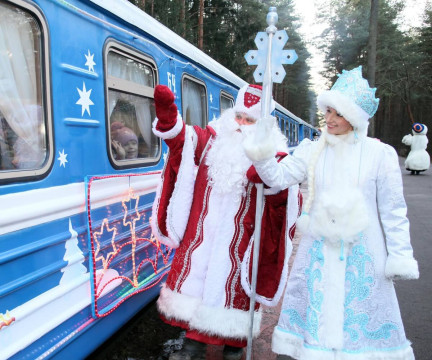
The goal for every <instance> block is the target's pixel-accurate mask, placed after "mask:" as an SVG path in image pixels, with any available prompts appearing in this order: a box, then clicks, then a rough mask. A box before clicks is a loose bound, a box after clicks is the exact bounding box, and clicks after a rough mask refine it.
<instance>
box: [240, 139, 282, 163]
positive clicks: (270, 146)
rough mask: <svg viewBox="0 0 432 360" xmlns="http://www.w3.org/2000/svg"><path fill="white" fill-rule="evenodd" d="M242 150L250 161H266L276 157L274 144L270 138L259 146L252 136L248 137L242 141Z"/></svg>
mask: <svg viewBox="0 0 432 360" xmlns="http://www.w3.org/2000/svg"><path fill="white" fill-rule="evenodd" d="M243 149H244V151H245V153H246V156H247V157H248V158H249V159H251V160H252V161H262V160H268V159H271V158H272V157H274V156H275V155H276V144H275V141H274V140H273V139H272V138H271V137H270V136H269V137H267V138H266V139H265V140H264V141H263V142H262V143H259V144H257V143H256V142H255V139H254V138H253V137H252V136H251V137H248V138H246V139H245V141H243Z"/></svg>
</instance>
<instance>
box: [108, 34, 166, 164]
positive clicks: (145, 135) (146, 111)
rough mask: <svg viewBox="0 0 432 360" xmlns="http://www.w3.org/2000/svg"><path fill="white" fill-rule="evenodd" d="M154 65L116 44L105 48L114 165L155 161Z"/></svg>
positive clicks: (157, 152)
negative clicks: (153, 128)
mask: <svg viewBox="0 0 432 360" xmlns="http://www.w3.org/2000/svg"><path fill="white" fill-rule="evenodd" d="M155 69H156V66H155V64H154V63H153V62H152V61H150V60H149V59H148V58H146V57H145V56H143V55H142V54H140V53H136V52H134V51H132V50H130V49H128V48H126V47H123V46H121V45H120V44H117V43H112V44H110V45H109V46H108V47H107V52H106V72H107V94H108V109H107V111H108V116H107V117H108V134H109V136H108V139H109V140H108V143H109V154H110V157H111V159H112V161H113V163H114V164H115V165H116V166H121V167H133V166H140V165H143V163H149V162H155V161H157V160H158V159H159V157H160V152H161V142H160V140H159V138H158V137H156V136H155V135H154V134H153V132H152V121H153V119H154V118H155V110H154V102H153V92H154V90H153V88H154V87H155V84H156V75H157V74H156V70H155Z"/></svg>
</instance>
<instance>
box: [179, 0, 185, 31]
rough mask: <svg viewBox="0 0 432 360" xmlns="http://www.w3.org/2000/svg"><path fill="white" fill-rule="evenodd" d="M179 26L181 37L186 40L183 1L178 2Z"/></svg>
mask: <svg viewBox="0 0 432 360" xmlns="http://www.w3.org/2000/svg"><path fill="white" fill-rule="evenodd" d="M180 24H181V29H182V34H181V35H182V37H183V38H186V3H185V0H180Z"/></svg>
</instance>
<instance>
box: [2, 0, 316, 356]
mask: <svg viewBox="0 0 432 360" xmlns="http://www.w3.org/2000/svg"><path fill="white" fill-rule="evenodd" d="M0 14H1V20H0V63H1V66H0V359H9V358H10V359H43V358H58V359H80V358H84V357H85V356H86V355H88V354H90V353H91V352H92V351H93V350H95V349H96V348H97V347H98V346H100V345H101V344H102V343H103V342H104V341H105V340H106V339H107V338H108V337H109V336H111V335H112V334H113V333H115V332H116V331H117V330H118V329H119V328H120V327H121V326H122V325H123V324H124V323H125V322H126V321H128V320H129V319H130V318H131V317H132V316H133V315H134V314H135V313H136V312H138V311H139V310H140V309H141V308H143V307H144V306H145V305H146V304H147V303H148V302H150V301H151V300H153V299H154V298H155V297H156V296H157V294H158V289H159V285H160V283H161V282H162V281H164V276H165V274H166V273H167V271H168V269H169V266H170V261H171V259H172V256H173V252H172V251H171V249H169V248H166V247H165V246H163V245H161V244H159V243H158V242H157V241H156V240H155V239H154V237H153V235H152V233H151V230H150V226H149V221H150V218H151V213H152V205H153V199H154V197H155V193H156V191H157V184H158V180H159V177H160V173H161V170H162V168H163V165H164V158H165V155H166V153H167V147H166V145H165V144H164V143H163V142H162V141H160V139H158V138H156V137H155V136H154V135H153V134H152V131H151V127H152V120H153V119H154V105H153V88H154V87H155V85H156V84H158V83H161V84H165V85H167V86H169V87H170V88H171V90H172V91H173V92H174V93H175V94H176V104H177V106H178V108H179V111H180V112H181V114H182V116H183V119H184V120H185V121H186V122H187V123H188V124H193V125H200V126H205V125H206V123H207V122H208V121H209V120H211V119H213V118H216V117H218V116H219V115H220V113H221V111H223V110H224V109H225V108H228V107H232V106H233V102H234V99H235V96H236V94H237V91H238V89H239V88H240V87H241V86H242V85H244V84H245V82H244V81H243V80H241V79H240V78H239V77H237V76H236V75H235V74H233V73H232V72H230V71H229V70H227V69H226V68H224V67H222V66H221V65H220V64H218V63H217V62H215V61H214V60H212V59H211V58H210V57H208V56H207V55H205V54H204V53H203V52H201V51H199V50H198V49H196V48H195V47H194V46H192V45H191V44H190V43H188V42H186V41H185V40H183V39H182V38H180V37H179V36H177V35H176V34H174V33H173V32H171V31H170V30H168V29H167V28H166V27H164V26H163V25H161V24H160V23H158V22H157V21H155V20H154V19H153V18H151V17H150V16H148V15H146V14H145V13H144V12H142V11H141V10H139V9H138V8H136V7H135V6H133V5H132V4H131V3H129V2H127V1H124V0H34V1H30V0H0ZM275 115H276V116H277V117H278V119H279V121H280V124H281V126H282V128H283V129H284V131H285V134H286V135H287V138H288V139H289V145H290V148H292V149H293V148H294V147H295V146H296V145H297V144H298V142H299V141H300V140H301V139H302V138H304V137H311V136H312V135H311V129H312V128H311V127H310V126H309V125H308V124H307V123H305V122H303V121H302V120H301V119H299V118H297V117H295V116H294V115H293V114H291V113H289V111H288V110H286V109H284V108H283V107H281V106H279V105H278V107H277V109H276V113H275ZM119 143H121V144H126V145H124V146H123V147H120V146H119Z"/></svg>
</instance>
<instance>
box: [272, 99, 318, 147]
mask: <svg viewBox="0 0 432 360" xmlns="http://www.w3.org/2000/svg"><path fill="white" fill-rule="evenodd" d="M274 116H275V117H276V121H277V123H278V125H279V127H280V129H281V131H282V133H283V134H284V135H285V137H286V138H287V145H288V149H289V152H290V153H292V152H293V151H294V150H295V148H296V147H297V146H298V144H299V143H300V142H301V141H302V140H303V139H310V140H312V138H313V132H314V127H313V126H312V125H310V124H308V123H307V122H305V121H304V120H302V119H301V118H299V117H297V116H295V115H294V114H293V113H291V112H290V111H289V110H287V109H285V108H284V107H283V106H281V105H279V104H276V109H275V111H274Z"/></svg>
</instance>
